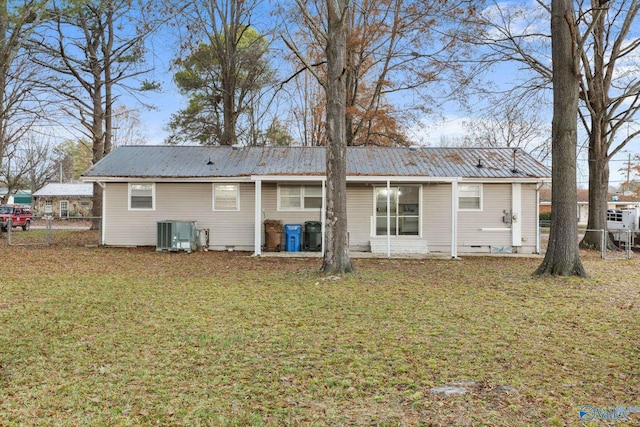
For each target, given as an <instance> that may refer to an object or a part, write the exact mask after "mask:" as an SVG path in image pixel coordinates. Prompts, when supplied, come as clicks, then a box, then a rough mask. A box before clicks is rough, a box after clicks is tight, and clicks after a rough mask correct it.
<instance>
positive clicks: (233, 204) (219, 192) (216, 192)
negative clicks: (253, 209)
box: [213, 184, 240, 211]
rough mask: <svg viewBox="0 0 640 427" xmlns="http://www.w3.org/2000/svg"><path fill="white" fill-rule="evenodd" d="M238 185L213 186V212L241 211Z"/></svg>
mask: <svg viewBox="0 0 640 427" xmlns="http://www.w3.org/2000/svg"><path fill="white" fill-rule="evenodd" d="M239 193H240V192H239V191H238V184H213V210H214V211H237V210H240V194H239Z"/></svg>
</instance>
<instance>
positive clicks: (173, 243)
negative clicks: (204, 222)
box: [156, 221, 198, 252]
mask: <svg viewBox="0 0 640 427" xmlns="http://www.w3.org/2000/svg"><path fill="white" fill-rule="evenodd" d="M197 247H198V239H197V223H196V221H158V235H157V242H156V251H158V252H161V251H170V252H177V251H185V252H193V251H195V250H196V248H197Z"/></svg>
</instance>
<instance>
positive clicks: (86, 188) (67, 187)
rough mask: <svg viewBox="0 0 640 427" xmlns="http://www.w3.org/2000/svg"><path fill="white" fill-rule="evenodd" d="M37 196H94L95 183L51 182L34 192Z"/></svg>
mask: <svg viewBox="0 0 640 427" xmlns="http://www.w3.org/2000/svg"><path fill="white" fill-rule="evenodd" d="M33 196H35V197H55V196H78V197H91V196H93V184H91V183H89V184H87V183H82V182H79V183H67V182H51V183H49V184H46V185H45V186H44V187H42V188H41V189H39V190H38V191H36V192H35V193H33Z"/></svg>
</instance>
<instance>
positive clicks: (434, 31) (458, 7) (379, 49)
mask: <svg viewBox="0 0 640 427" xmlns="http://www.w3.org/2000/svg"><path fill="white" fill-rule="evenodd" d="M476 3H479V2H476V1H473V0H472V1H459V0H443V1H438V2H410V1H406V0H372V1H363V2H354V4H353V7H352V8H350V9H349V15H348V16H347V24H346V31H347V58H346V68H345V70H344V79H345V85H346V100H345V102H346V116H345V120H346V122H347V124H346V132H347V144H348V145H406V144H409V141H408V138H407V136H406V128H407V127H408V126H409V123H411V121H412V120H414V119H415V118H416V116H417V115H418V114H424V113H425V112H428V111H431V109H432V108H434V106H435V104H436V102H435V94H436V92H437V91H438V89H437V88H438V87H439V86H441V85H443V83H444V82H449V83H451V82H454V81H455V82H456V83H455V84H456V85H465V84H466V83H468V82H470V80H469V79H467V78H466V77H463V76H462V75H461V74H460V73H459V71H460V70H461V68H459V67H457V66H456V65H455V62H454V61H453V60H452V58H457V59H458V60H461V59H462V58H463V57H466V56H467V52H466V48H467V47H468V45H465V44H464V43H460V42H459V40H458V29H457V27H458V26H462V25H466V24H467V23H471V22H472V21H470V20H469V19H468V18H469V16H472V15H473V14H474V11H475V7H474V6H475V4H476ZM305 4H306V5H307V9H308V10H307V13H306V14H300V13H298V10H297V9H291V10H290V15H291V16H293V18H292V19H291V24H290V27H291V28H290V29H288V30H289V32H290V33H289V34H287V35H286V36H283V37H284V39H285V43H286V44H287V45H288V46H289V48H290V49H291V50H292V51H295V55H293V59H294V62H295V63H300V62H301V57H304V63H306V64H307V65H309V66H313V68H314V69H315V70H316V71H315V73H316V74H320V75H324V74H326V72H327V71H326V66H327V64H326V57H325V56H324V51H323V49H322V44H321V43H318V40H320V39H321V35H322V34H324V33H326V31H327V28H326V25H325V22H324V21H323V20H322V19H321V18H320V17H319V16H318V15H319V14H320V13H321V11H322V10H324V6H323V5H322V2H319V1H306V2H305ZM306 70H307V71H308V69H306ZM299 71H301V70H299ZM299 78H300V79H305V80H304V83H303V84H301V86H302V88H303V89H304V90H305V91H308V86H307V81H306V76H304V73H302V72H300V75H299ZM444 93H446V91H444V90H443V91H442V93H441V94H444ZM305 99H308V101H309V102H310V105H309V106H308V107H306V108H305V109H304V111H305V112H309V111H313V109H314V108H315V107H314V105H313V104H314V103H315V102H316V100H317V98H307V97H305ZM306 117H307V118H309V117H312V116H310V115H309V114H307V115H306ZM312 129H314V128H312V127H308V128H307V130H308V131H309V130H312ZM305 139H307V140H308V139H311V138H310V137H307V138H305Z"/></svg>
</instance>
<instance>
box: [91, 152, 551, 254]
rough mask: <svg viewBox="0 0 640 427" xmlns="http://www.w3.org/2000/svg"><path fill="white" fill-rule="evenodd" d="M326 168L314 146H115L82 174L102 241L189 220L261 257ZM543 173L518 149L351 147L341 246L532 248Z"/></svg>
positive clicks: (318, 205)
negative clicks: (268, 231) (275, 225)
mask: <svg viewBox="0 0 640 427" xmlns="http://www.w3.org/2000/svg"><path fill="white" fill-rule="evenodd" d="M325 166H326V163H325V148H324V147H287V148H283V147H279V148H276V147H245V148H241V147H203V146H123V147H118V148H116V149H115V150H113V151H112V152H111V153H110V154H108V155H107V156H106V157H105V158H103V159H102V160H100V161H99V162H98V163H97V164H95V165H93V166H92V167H91V168H89V169H88V170H87V171H86V172H85V173H84V174H83V176H82V179H83V180H84V181H87V182H97V183H98V184H99V185H100V186H102V188H103V189H104V193H103V207H102V212H103V217H102V228H101V229H102V242H103V243H104V244H105V245H115V246H130V245H137V246H153V245H156V242H157V240H156V238H157V236H156V234H157V223H158V222H161V221H168V220H189V221H197V226H198V228H207V229H210V240H209V248H210V249H213V250H225V249H227V250H228V249H234V250H245V251H253V252H254V254H256V255H259V254H260V253H261V251H262V247H263V245H264V244H265V241H264V240H265V236H264V234H265V233H264V221H265V220H281V221H282V222H283V223H284V224H304V223H305V222H306V221H323V219H324V210H325V206H326V199H325V193H326V192H325V185H326V176H325ZM550 176H551V173H550V171H549V169H548V168H546V167H545V166H543V165H542V164H541V163H539V162H538V161H536V160H535V159H534V158H533V157H531V156H530V155H528V154H527V153H525V152H524V151H522V150H520V149H511V148H423V147H420V148H415V147H411V148H406V147H402V148H400V147H393V148H390V147H349V148H348V149H347V177H346V179H347V215H348V217H347V221H348V233H349V248H350V250H351V251H371V252H375V253H382V254H387V255H391V254H399V253H403V254H412V253H415V254H418V253H429V252H444V253H447V254H451V256H452V257H456V256H457V254H458V252H483V253H489V252H492V251H493V252H518V253H538V252H540V242H539V238H538V236H539V233H538V189H539V187H540V186H541V185H542V183H544V182H549V180H550ZM322 229H323V231H324V224H323V225H322Z"/></svg>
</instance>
